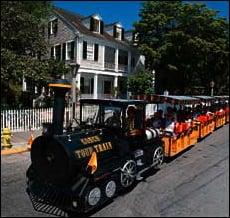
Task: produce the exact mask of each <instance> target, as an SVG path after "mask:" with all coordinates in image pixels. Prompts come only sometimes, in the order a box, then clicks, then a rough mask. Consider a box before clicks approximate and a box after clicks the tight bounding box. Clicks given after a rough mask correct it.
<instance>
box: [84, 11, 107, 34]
mask: <svg viewBox="0 0 230 218" xmlns="http://www.w3.org/2000/svg"><path fill="white" fill-rule="evenodd" d="M81 22H82V24H83V25H84V26H85V27H87V28H88V29H89V30H90V31H92V32H94V33H100V34H103V31H104V30H103V29H104V22H103V21H102V18H101V16H100V15H98V14H93V15H90V16H88V17H84V18H82V19H81Z"/></svg>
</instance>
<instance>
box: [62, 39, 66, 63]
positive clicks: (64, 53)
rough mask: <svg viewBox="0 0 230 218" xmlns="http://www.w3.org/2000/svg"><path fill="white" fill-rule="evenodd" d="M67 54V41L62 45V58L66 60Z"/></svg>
mask: <svg viewBox="0 0 230 218" xmlns="http://www.w3.org/2000/svg"><path fill="white" fill-rule="evenodd" d="M65 56H66V43H63V45H62V60H65Z"/></svg>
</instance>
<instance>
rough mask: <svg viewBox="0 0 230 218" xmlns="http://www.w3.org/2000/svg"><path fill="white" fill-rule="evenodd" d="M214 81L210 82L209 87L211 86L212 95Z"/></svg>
mask: <svg viewBox="0 0 230 218" xmlns="http://www.w3.org/2000/svg"><path fill="white" fill-rule="evenodd" d="M214 85H215V83H214V81H211V82H210V87H211V96H213V87H214Z"/></svg>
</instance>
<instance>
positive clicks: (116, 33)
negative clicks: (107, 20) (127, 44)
mask: <svg viewBox="0 0 230 218" xmlns="http://www.w3.org/2000/svg"><path fill="white" fill-rule="evenodd" d="M113 37H114V38H115V39H118V40H124V28H123V27H122V25H121V23H120V22H118V23H115V24H114V25H113Z"/></svg>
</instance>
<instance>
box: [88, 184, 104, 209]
mask: <svg viewBox="0 0 230 218" xmlns="http://www.w3.org/2000/svg"><path fill="white" fill-rule="evenodd" d="M100 199H101V190H100V188H98V187H95V188H93V189H91V190H90V191H89V192H88V194H87V196H86V200H87V203H88V204H89V205H90V206H95V205H96V204H98V202H99V201H100Z"/></svg>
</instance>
